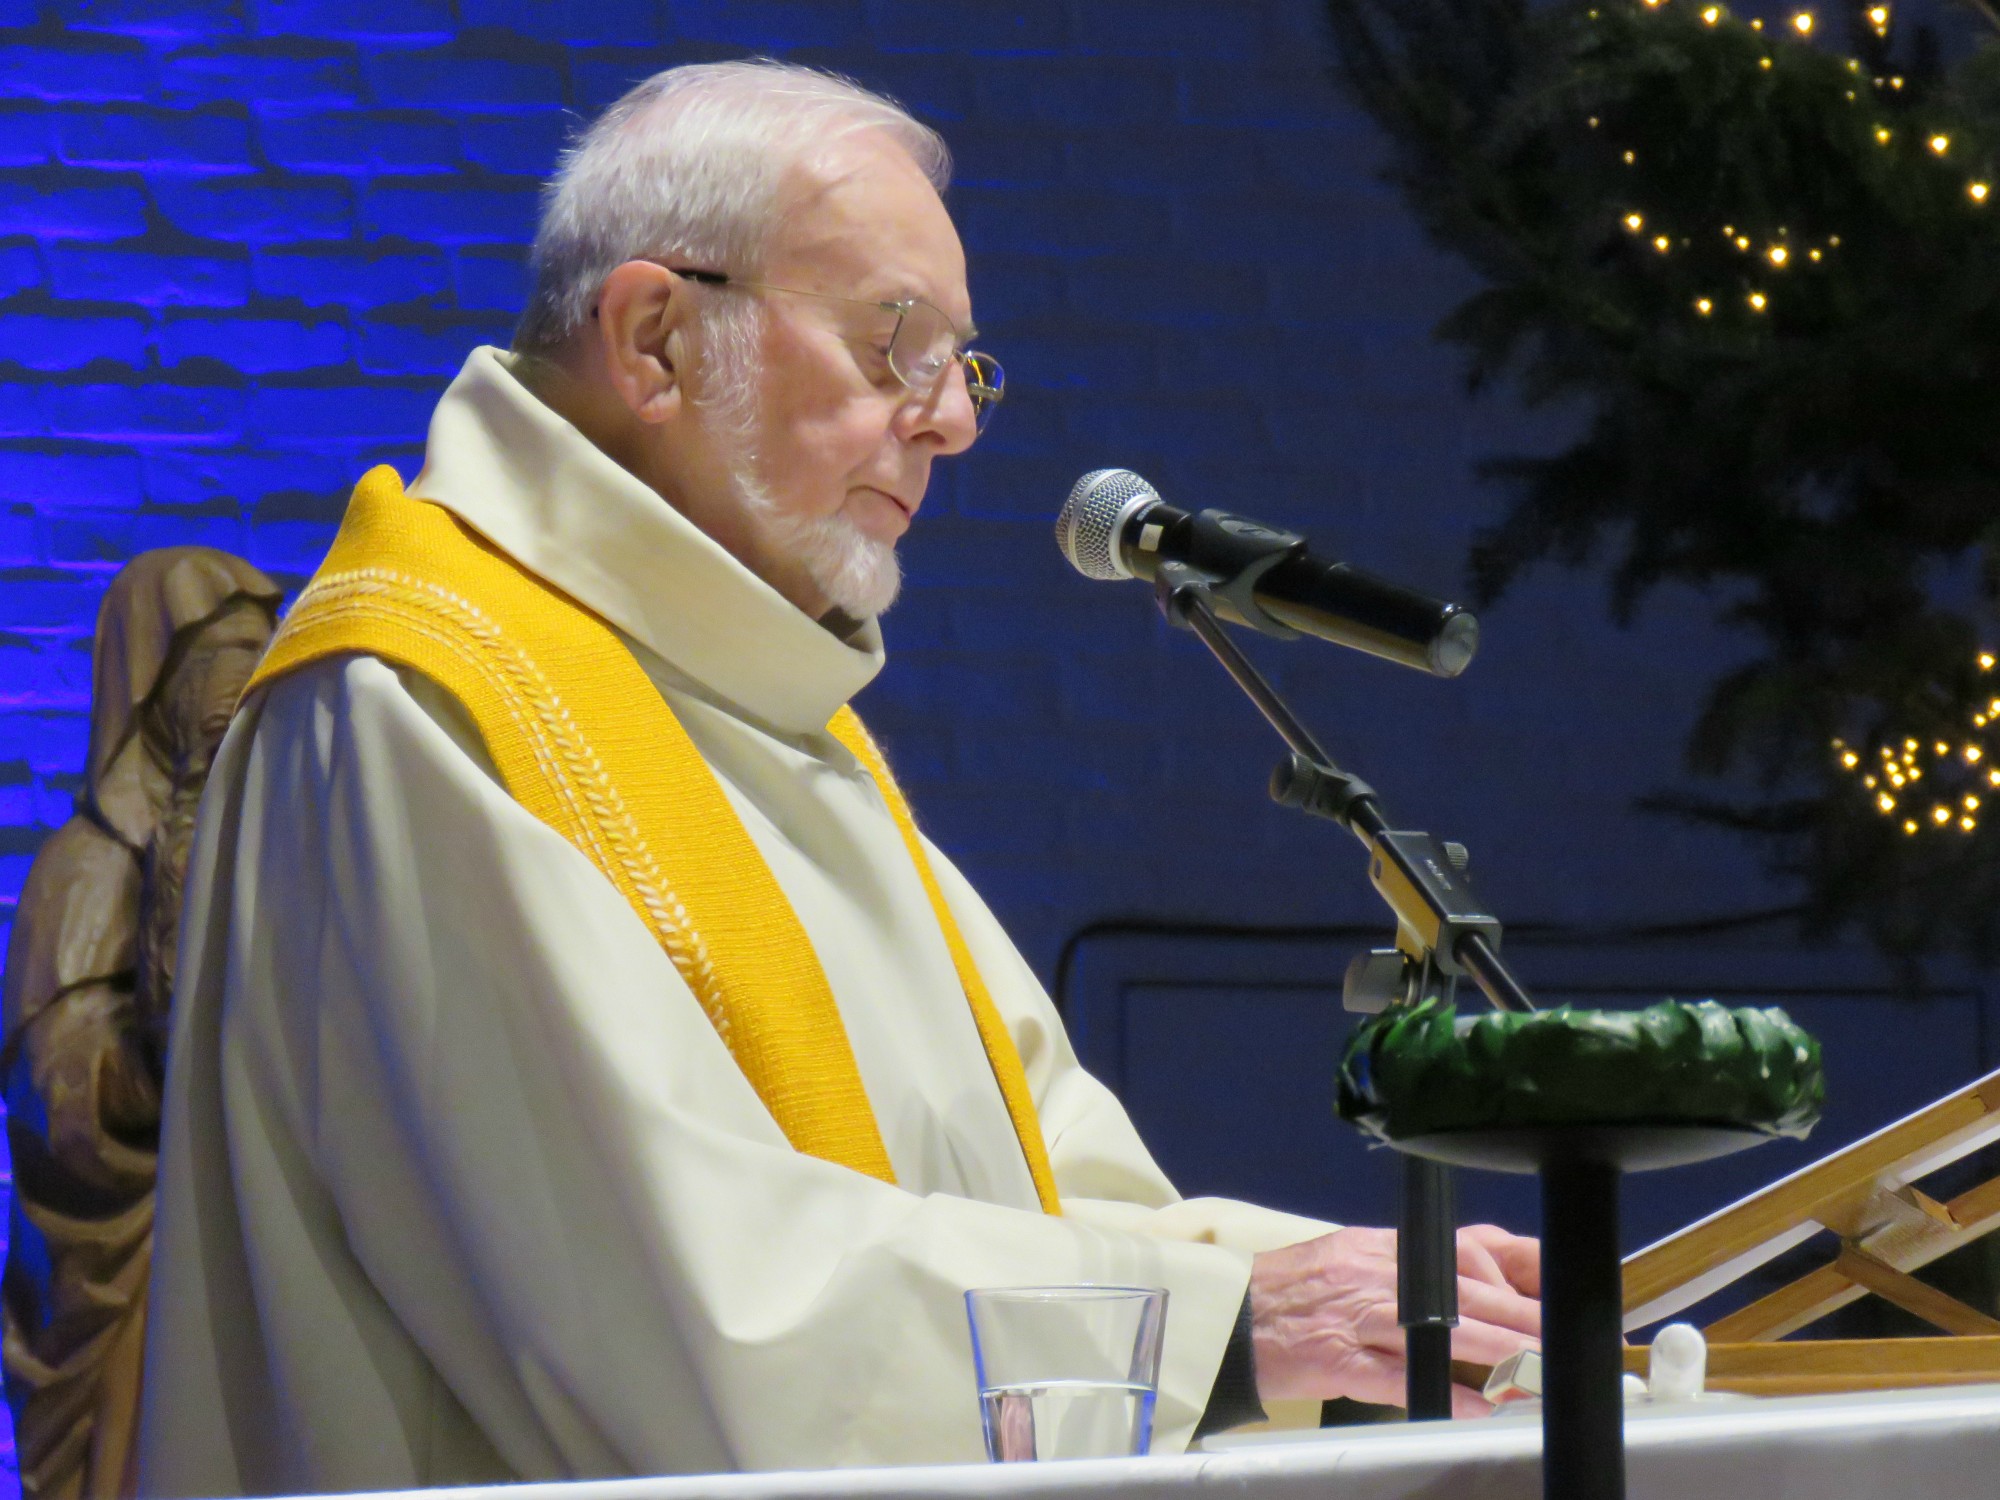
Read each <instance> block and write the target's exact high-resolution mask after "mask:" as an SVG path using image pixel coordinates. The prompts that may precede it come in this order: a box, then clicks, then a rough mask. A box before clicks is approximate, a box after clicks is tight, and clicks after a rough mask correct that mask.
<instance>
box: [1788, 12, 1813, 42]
mask: <svg viewBox="0 0 2000 1500" xmlns="http://www.w3.org/2000/svg"><path fill="white" fill-rule="evenodd" d="M1812 29H1813V18H1812V12H1811V11H1806V10H1802V11H1800V12H1799V13H1798V14H1797V15H1795V16H1793V17H1792V30H1794V31H1796V32H1797V33H1798V34H1799V35H1800V36H1811V35H1812Z"/></svg>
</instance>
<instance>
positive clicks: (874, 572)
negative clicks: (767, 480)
mask: <svg viewBox="0 0 2000 1500" xmlns="http://www.w3.org/2000/svg"><path fill="white" fill-rule="evenodd" d="M735 481H736V490H737V496H738V498H739V499H741V500H742V502H743V505H744V508H745V509H746V510H748V511H749V512H750V513H751V514H752V515H753V516H755V517H756V518H757V524H758V528H759V529H760V530H761V531H762V532H763V533H764V535H765V537H766V538H767V539H768V540H769V541H770V543H771V544H772V546H773V549H774V550H775V551H777V552H778V553H779V554H780V555H781V556H783V557H784V558H785V559H786V560H787V561H789V562H794V563H797V564H798V565H799V566H800V567H802V568H804V569H805V570H806V576H807V577H808V578H810V579H811V580H812V581H813V584H814V586H815V587H816V588H818V589H819V591H820V593H822V594H824V595H825V596H826V601H827V603H829V604H831V605H832V606H833V607H834V608H836V609H838V610H839V611H841V613H843V614H846V615H850V616H852V617H853V618H854V619H857V620H866V619H870V618H872V617H874V616H876V615H879V614H882V613H884V612H885V611H886V610H887V609H888V608H889V606H890V605H892V604H894V603H895V602H896V595H897V594H898V593H900V592H901V591H902V587H903V566H902V564H901V563H900V562H898V561H897V559H896V549H895V547H894V545H893V544H891V543H889V542H881V541H877V540H876V539H875V538H874V537H872V536H870V535H868V533H867V532H865V531H863V530H862V529H861V528H860V527H859V526H857V525H855V523H854V522H853V520H852V519H850V518H849V517H848V515H847V514H846V512H844V511H835V512H834V513H833V514H832V515H830V516H818V517H814V518H811V519H808V518H806V517H802V516H794V515H788V514H786V513H785V512H784V511H783V510H781V509H780V508H779V506H778V502H777V500H776V499H775V498H774V497H773V496H772V494H771V492H770V491H769V490H768V489H766V488H765V487H764V486H763V484H761V483H760V482H759V481H758V480H757V478H756V476H755V475H754V474H752V473H751V472H749V469H748V466H747V465H739V466H738V468H737V471H736V474H735Z"/></svg>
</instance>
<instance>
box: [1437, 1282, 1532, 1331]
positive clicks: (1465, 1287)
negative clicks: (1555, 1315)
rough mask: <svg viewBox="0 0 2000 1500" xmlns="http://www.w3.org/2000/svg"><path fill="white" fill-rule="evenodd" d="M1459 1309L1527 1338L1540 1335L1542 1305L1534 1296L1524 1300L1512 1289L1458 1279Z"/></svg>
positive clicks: (1466, 1314) (1471, 1316)
mask: <svg viewBox="0 0 2000 1500" xmlns="http://www.w3.org/2000/svg"><path fill="white" fill-rule="evenodd" d="M1458 1310H1459V1312H1460V1313H1462V1314H1463V1315H1464V1316H1466V1317H1469V1318H1478V1319H1479V1320H1480V1321H1481V1322H1483V1323H1492V1324H1494V1325H1496V1326H1498V1327H1501V1328H1511V1329H1513V1330H1514V1331H1515V1332H1516V1333H1525V1334H1527V1335H1528V1336H1529V1337H1530V1338H1539V1337H1540V1336H1541V1332H1542V1304H1541V1303H1539V1302H1537V1301H1536V1300H1535V1299H1534V1298H1533V1297H1523V1296H1522V1295H1521V1294H1520V1293H1519V1292H1517V1291H1515V1290H1513V1288H1511V1287H1505V1286H1493V1285H1492V1284H1490V1283H1488V1282H1484V1281H1474V1280H1473V1279H1472V1278H1471V1277H1469V1276H1461V1277H1459V1278H1458Z"/></svg>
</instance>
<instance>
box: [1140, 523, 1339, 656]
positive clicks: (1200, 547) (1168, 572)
mask: <svg viewBox="0 0 2000 1500" xmlns="http://www.w3.org/2000/svg"><path fill="white" fill-rule="evenodd" d="M1146 529H1149V528H1144V527H1142V529H1141V535H1140V538H1139V549H1140V550H1141V551H1151V550H1153V548H1152V547H1149V546H1148V545H1147V541H1148V538H1147V537H1146V536H1145V534H1144V532H1145V530H1146ZM1151 540H1152V542H1153V544H1154V546H1157V545H1158V538H1157V537H1154V538H1152V539H1151ZM1305 552H1306V539H1305V538H1304V537H1302V536H1300V535H1299V534H1298V533H1297V532H1295V531H1280V530H1279V529H1278V528H1277V527H1275V526H1266V525H1264V524H1263V523H1262V522H1261V521H1252V520H1249V519H1248V518H1246V517H1243V516H1233V515H1231V514H1230V513H1229V512H1228V511H1226V510H1204V511H1201V512H1199V513H1197V514H1196V515H1195V516H1193V517H1192V518H1190V519H1189V521H1188V549H1187V560H1186V561H1185V562H1162V563H1160V564H1159V566H1158V567H1157V568H1156V569H1155V570H1154V572H1153V597H1154V598H1155V599H1156V600H1158V601H1159V605H1160V613H1162V614H1163V615H1165V616H1166V617H1167V621H1168V623H1169V624H1172V625H1175V626H1178V627H1179V628H1180V629H1182V630H1189V629H1192V628H1193V627H1192V626H1191V625H1190V624H1189V623H1188V618H1187V612H1188V604H1189V601H1190V599H1192V598H1196V597H1201V598H1204V602H1210V601H1216V602H1220V603H1223V604H1226V605H1228V606H1229V608H1230V610H1231V611H1232V612H1234V613H1235V614H1236V615H1237V616H1238V617H1239V618H1240V619H1241V620H1242V622H1243V623H1244V624H1245V625H1248V626H1249V627H1250V628H1251V629H1252V630H1255V631H1258V632H1260V633H1262V634H1264V635H1268V636H1272V637H1274V638H1275V639H1277V640H1281V641H1296V640H1298V639H1300V634H1299V632H1298V631H1296V630H1294V629H1292V627H1291V626H1289V625H1286V624H1283V623H1282V622H1280V621H1278V620H1275V619H1273V618H1272V617H1271V615H1270V613H1269V612H1268V611H1267V610H1266V609H1265V608H1264V606H1263V605H1261V604H1259V603H1258V602H1257V585H1258V584H1259V583H1261V582H1262V581H1263V579H1264V575H1265V574H1266V573H1269V572H1270V571H1271V569H1273V568H1275V567H1277V566H1278V565H1279V564H1281V563H1286V562H1290V561H1291V560H1292V559H1293V558H1295V557H1303V556H1305ZM1210 607H1211V608H1212V607H1213V603H1211V606H1210Z"/></svg>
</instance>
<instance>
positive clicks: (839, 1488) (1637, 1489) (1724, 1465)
mask: <svg viewBox="0 0 2000 1500" xmlns="http://www.w3.org/2000/svg"><path fill="white" fill-rule="evenodd" d="M1626 1454H1627V1457H1626V1471H1627V1476H1628V1494H1629V1496H1630V1500H1995V1497H2000V1385H1992V1386H1962V1387H1958V1388H1956V1389H1951V1390H1944V1391H1938V1392H1920V1391H1910V1392H1897V1393H1893V1394H1889V1395H1877V1396H1807V1397H1796V1398H1790V1399H1785V1400H1776V1401H1755V1402H1749V1401H1746V1402H1742V1403H1729V1404H1716V1405H1701V1406H1685V1407H1679V1408H1672V1409H1666V1410H1658V1411H1650V1412H1649V1411H1644V1410H1640V1411H1636V1412H1634V1413H1631V1414H1630V1415H1629V1416H1628V1419H1627V1422H1626ZM1540 1457H1541V1428H1540V1426H1539V1424H1538V1423H1536V1422H1535V1421H1533V1420H1532V1419H1527V1418H1523V1417H1495V1418H1489V1419H1487V1420H1484V1421H1473V1422H1452V1423H1440V1424H1424V1425H1421V1426H1415V1427H1412V1426H1406V1425H1385V1426H1378V1427H1364V1428H1343V1429H1337V1430H1334V1431H1330V1432H1327V1433H1323V1434H1322V1433H1264V1434H1255V1435H1250V1436H1244V1437H1240V1438H1234V1439H1231V1438H1223V1439H1220V1440H1218V1441H1217V1442H1216V1443H1215V1444H1214V1451H1208V1452H1202V1453H1192V1454H1188V1455H1186V1456H1184V1457H1178V1458H1143V1459H1100V1460H1096V1461H1091V1462H1081V1463H1058V1464H1006V1465H970V1464H968V1465H959V1466H954V1467H929V1468H907V1469H841V1470H820V1471H814V1472H808V1473H783V1474H722V1475H704V1476H697V1477H694V1478H683V1479H621V1480H598V1481H585V1482H581V1483H573V1484H537V1485H511V1486H506V1487H504V1488H488V1489H462V1490H429V1491H423V1492H420V1493H422V1494H424V1495H425V1496H426V1497H428V1500H440V1497H444V1496H453V1497H458V1500H808V1497H810V1500H820V1497H855V1500H877V1497H879V1500H972V1497H975V1496H979V1497H985V1496H997V1497H1014V1496H1020V1497H1024V1500H1025V1497H1033V1500H1072V1497H1073V1500H1111V1497H1113V1496H1116V1497H1119V1500H1127V1497H1130V1500H1195V1497H1200V1500H1222V1497H1226V1500H1306V1497H1312V1500H1540V1497H1541V1492H1542V1489H1541V1462H1540Z"/></svg>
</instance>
